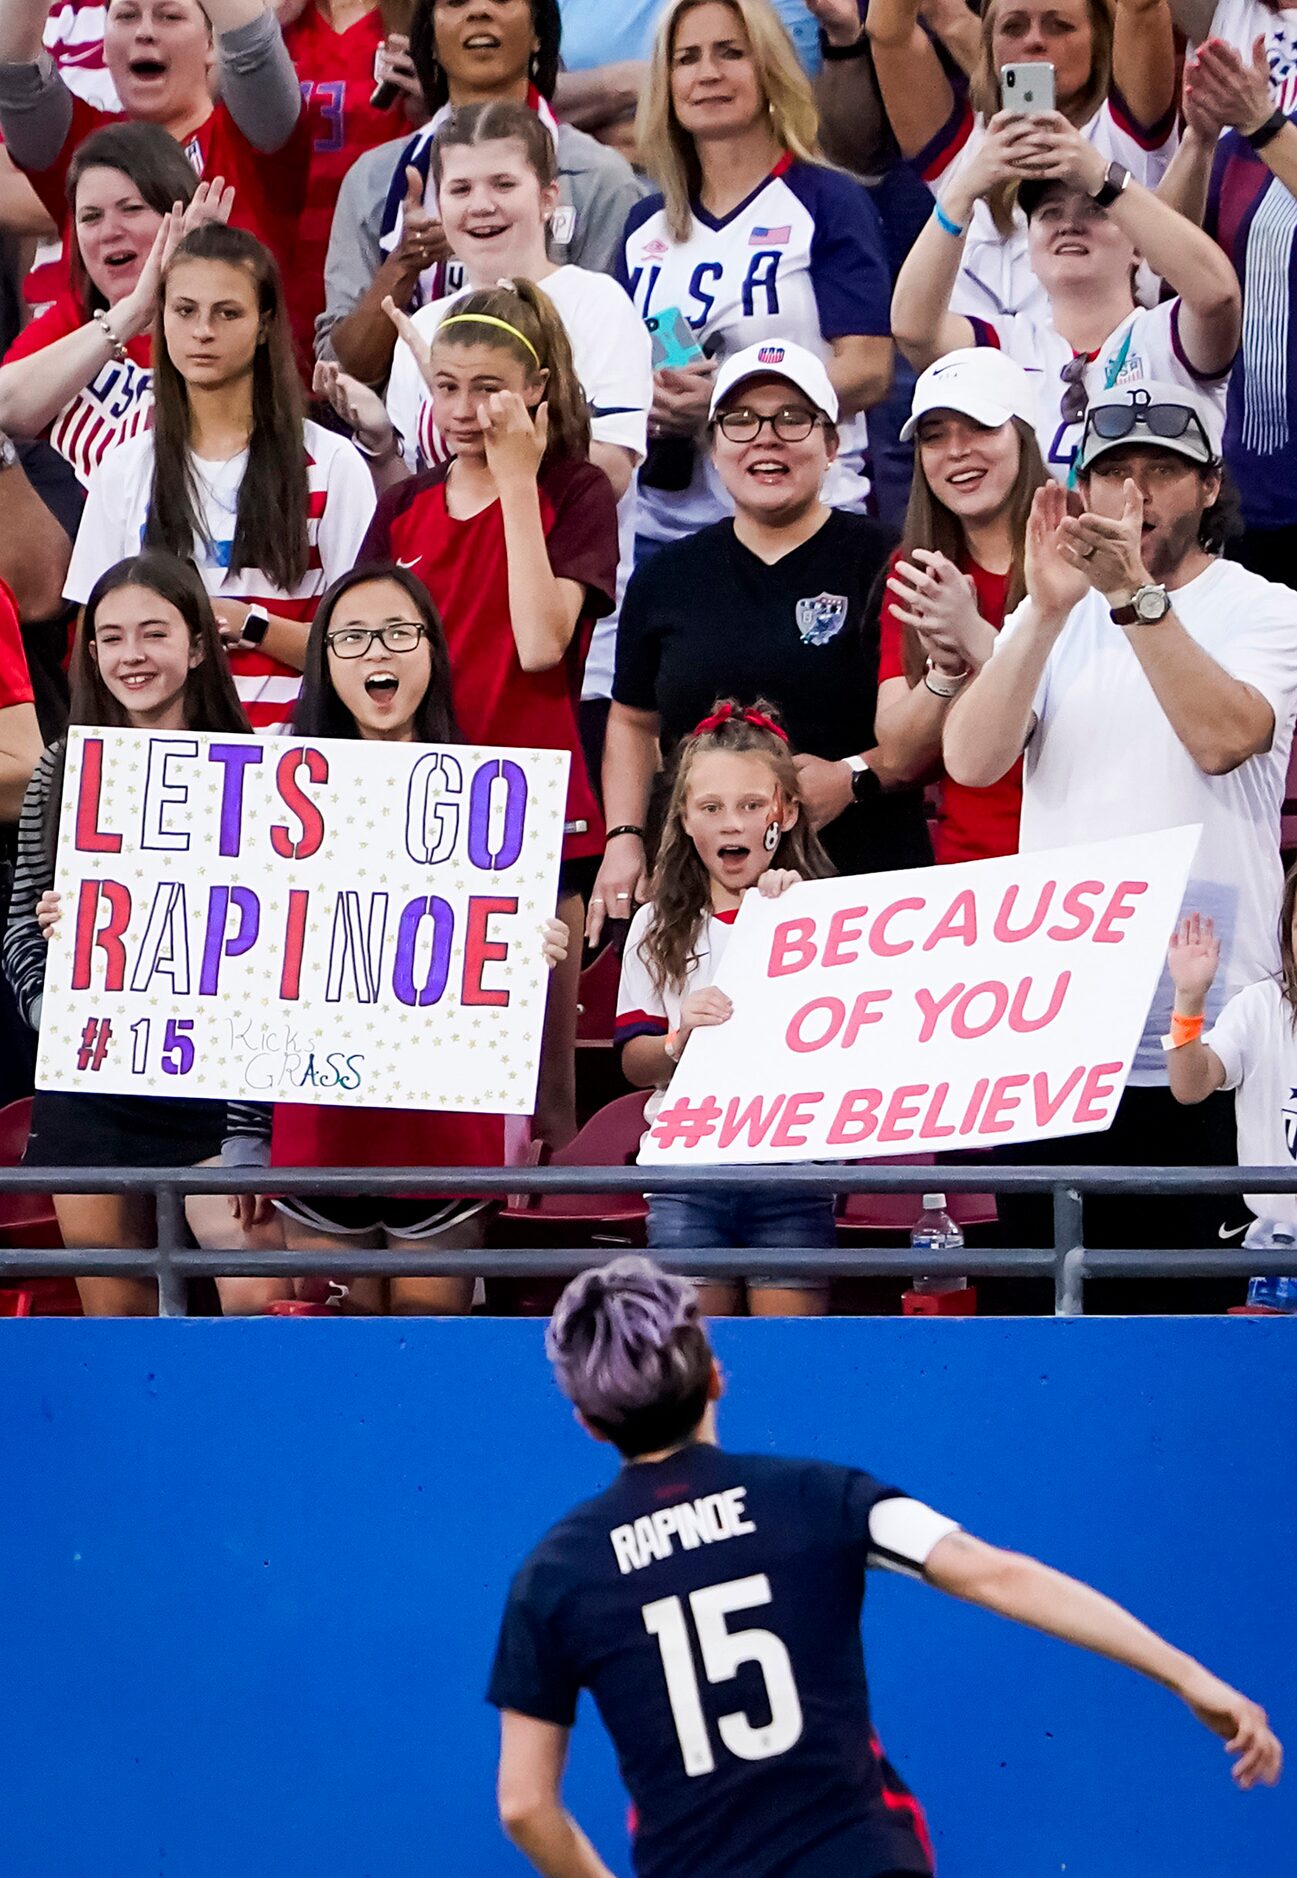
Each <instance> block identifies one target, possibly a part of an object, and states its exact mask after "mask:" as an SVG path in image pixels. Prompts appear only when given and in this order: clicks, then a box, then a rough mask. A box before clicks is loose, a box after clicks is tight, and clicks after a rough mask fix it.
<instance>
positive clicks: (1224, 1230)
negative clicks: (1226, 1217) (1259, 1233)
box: [1216, 1221, 1251, 1239]
mask: <svg viewBox="0 0 1297 1878" xmlns="http://www.w3.org/2000/svg"><path fill="white" fill-rule="evenodd" d="M1250 1223H1251V1222H1250V1221H1249V1222H1248V1224H1250ZM1246 1231H1247V1225H1243V1226H1218V1227H1217V1228H1216V1237H1217V1238H1218V1239H1241V1238H1242V1236H1243V1234H1244V1233H1245V1232H1246Z"/></svg>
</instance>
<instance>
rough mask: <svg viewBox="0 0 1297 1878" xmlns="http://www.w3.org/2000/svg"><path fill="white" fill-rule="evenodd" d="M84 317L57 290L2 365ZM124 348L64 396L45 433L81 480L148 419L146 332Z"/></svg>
mask: <svg viewBox="0 0 1297 1878" xmlns="http://www.w3.org/2000/svg"><path fill="white" fill-rule="evenodd" d="M86 317H87V316H86V315H85V314H84V313H83V312H82V310H81V308H80V307H79V306H78V305H77V302H76V300H75V298H74V297H73V295H72V294H70V293H68V292H66V291H64V292H63V293H60V294H59V296H58V298H57V299H56V300H55V302H54V304H53V306H51V307H48V308H47V309H46V310H45V312H44V313H42V314H41V315H40V317H39V318H38V319H34V320H33V321H32V323H31V325H30V326H28V327H25V328H24V330H23V331H22V332H20V333H19V335H18V337H17V338H16V339H15V340H14V342H13V344H12V345H11V346H10V348H9V350H8V352H6V353H5V356H4V363H5V364H6V365H9V364H11V363H13V361H14V360H16V359H29V358H31V357H33V356H34V354H36V353H38V352H43V351H44V350H45V348H46V346H52V345H53V344H54V343H55V341H56V340H58V339H64V338H66V337H67V335H68V334H69V333H74V332H76V331H77V330H78V328H79V327H82V326H84V325H85V323H86ZM126 351H127V354H128V356H127V357H126V358H125V359H123V360H122V361H121V363H120V364H119V363H118V361H117V360H116V359H109V360H108V362H107V364H106V365H103V366H101V367H100V369H99V371H98V372H96V374H95V376H94V377H93V378H92V379H91V381H90V383H89V384H88V385H86V386H85V387H84V389H83V390H81V391H79V392H78V393H77V394H76V396H75V397H74V398H71V399H69V400H68V402H67V403H66V404H65V405H64V407H63V409H62V410H61V411H60V412H59V414H58V416H57V417H56V418H55V419H54V422H53V423H52V424H51V425H50V427H49V429H48V430H47V431H46V433H45V434H46V436H47V437H48V439H49V441H50V442H51V443H52V444H53V446H54V448H55V449H56V450H57V451H58V453H59V455H60V456H63V457H66V458H67V460H68V462H69V463H70V464H71V465H72V467H73V469H74V470H75V471H76V473H77V476H78V478H79V479H80V481H81V482H83V483H86V484H88V483H89V481H90V477H91V474H92V472H93V471H95V470H97V469H98V467H99V464H100V462H101V461H102V459H103V457H104V456H105V455H106V453H107V452H108V451H109V450H112V449H114V448H115V447H116V446H117V445H118V444H119V443H125V442H127V441H128V439H129V438H131V437H135V436H138V435H139V433H140V432H141V431H143V430H147V429H148V428H149V426H150V424H152V422H153V372H152V369H151V361H152V340H151V338H150V336H149V334H148V333H141V334H140V335H139V337H138V338H136V339H132V340H131V342H130V344H129V345H128V346H127V348H126Z"/></svg>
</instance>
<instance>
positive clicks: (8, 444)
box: [0, 430, 18, 476]
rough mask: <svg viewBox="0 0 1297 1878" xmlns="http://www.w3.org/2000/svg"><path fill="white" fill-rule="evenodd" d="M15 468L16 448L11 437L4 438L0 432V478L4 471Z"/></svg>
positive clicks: (16, 459)
mask: <svg viewBox="0 0 1297 1878" xmlns="http://www.w3.org/2000/svg"><path fill="white" fill-rule="evenodd" d="M17 467H18V446H17V444H16V443H15V442H14V440H13V438H12V437H6V435H5V433H4V432H3V431H2V430H0V476H2V475H3V474H4V472H5V471H6V470H11V469H17Z"/></svg>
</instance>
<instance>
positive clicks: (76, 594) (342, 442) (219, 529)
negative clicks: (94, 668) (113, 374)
mask: <svg viewBox="0 0 1297 1878" xmlns="http://www.w3.org/2000/svg"><path fill="white" fill-rule="evenodd" d="M305 445H306V471H307V479H308V488H309V492H310V506H309V511H308V514H309V520H308V522H307V534H308V537H309V540H310V548H311V554H310V565H309V567H308V568H307V570H306V574H305V576H304V578H303V579H302V580H300V581H299V582H298V583H297V585H296V587H294V588H293V589H292V591H291V592H287V593H286V592H285V591H284V590H283V589H282V588H280V587H276V586H275V585H274V584H273V583H272V581H271V580H270V577H269V575H267V574H265V573H263V572H262V571H261V570H260V569H259V568H246V567H245V568H232V567H231V566H230V554H231V549H232V548H233V545H234V527H235V516H236V513H237V510H238V499H239V489H240V487H241V485H242V481H243V473H244V470H245V469H246V467H247V453H246V451H245V452H243V453H242V454H241V455H239V456H236V457H231V458H230V459H229V460H228V461H227V462H224V463H213V462H207V461H204V460H203V459H202V458H200V457H194V458H192V459H191V460H192V462H193V465H194V473H195V476H196V479H197V485H198V495H199V500H200V507H201V510H202V521H203V526H204V529H205V532H206V536H207V539H206V540H203V539H200V538H199V537H197V536H195V539H194V565H195V566H196V567H197V569H198V571H199V573H200V574H201V575H202V577H203V585H204V586H205V587H206V589H207V591H208V593H209V594H210V595H211V596H212V598H213V599H220V600H243V601H245V602H247V603H249V604H258V605H261V606H264V607H265V608H266V611H267V612H269V613H274V614H277V615H278V616H279V617H280V618H281V619H293V620H302V621H303V622H309V621H310V620H311V619H313V618H314V616H315V609H316V606H317V605H318V604H319V599H320V595H321V594H322V593H323V592H324V590H325V588H326V587H327V586H328V585H329V584H330V582H331V581H334V580H336V579H337V577H338V575H339V574H345V573H346V572H348V571H349V569H351V568H352V567H354V566H355V564H356V559H357V556H358V554H359V551H360V544H361V542H362V541H363V540H364V538H365V532H366V530H367V529H368V527H369V522H370V518H371V516H372V515H373V512H374V488H373V484H372V482H371V480H370V475H369V471H368V470H367V469H366V467H365V463H364V459H363V458H362V457H361V455H360V452H359V451H358V450H357V449H356V447H355V445H354V444H352V443H351V442H350V441H349V440H348V439H347V438H345V437H340V436H338V435H337V433H336V432H334V431H331V430H324V429H322V428H321V426H320V425H319V424H312V423H309V422H308V423H307V424H306V426H305ZM152 487H153V434H152V432H151V431H145V432H143V433H142V434H141V435H140V436H138V437H133V438H132V439H131V440H130V442H129V443H124V444H122V445H121V447H120V448H119V449H117V450H114V451H112V452H111V454H110V455H109V456H108V457H107V458H106V459H105V460H104V462H103V463H102V465H101V466H100V468H99V469H98V470H96V472H95V474H94V475H93V476H92V477H91V478H90V488H89V492H88V494H87V496H86V506H85V513H84V514H83V516H82V518H81V526H80V528H79V530H78V531H77V539H76V545H75V547H74V548H73V550H72V560H71V563H70V565H69V567H68V575H67V581H66V584H65V586H64V593H65V595H66V596H67V598H68V599H69V600H70V601H72V602H73V603H74V604H76V605H78V606H83V605H84V604H85V602H86V600H87V599H89V597H90V591H91V589H92V588H93V586H94V584H95V582H96V581H97V580H98V579H99V576H100V575H101V574H102V573H104V572H105V570H106V569H108V568H110V567H112V566H113V565H114V563H115V562H117V561H121V560H124V559H125V558H126V557H127V556H128V555H131V554H138V552H139V549H140V543H141V541H142V539H143V536H144V523H145V518H146V516H147V514H148V507H149V497H150V493H151V491H152ZM230 669H231V671H232V672H233V674H234V683H235V688H236V690H237V691H238V694H239V698H240V700H241V702H242V704H243V708H244V710H245V711H246V712H247V713H248V716H249V718H250V719H251V722H252V728H253V729H254V730H259V731H269V730H274V729H276V728H278V727H280V726H281V725H283V724H285V723H286V722H287V721H288V719H289V718H290V717H291V716H292V711H293V705H294V703H295V702H296V699H297V694H298V692H299V691H300V690H301V684H302V675H301V673H300V672H297V671H294V670H293V668H292V667H291V666H289V665H284V664H282V663H281V662H280V661H279V660H278V659H272V658H271V657H270V656H269V655H268V654H267V653H264V652H262V651H260V650H251V651H235V652H232V653H231V654H230Z"/></svg>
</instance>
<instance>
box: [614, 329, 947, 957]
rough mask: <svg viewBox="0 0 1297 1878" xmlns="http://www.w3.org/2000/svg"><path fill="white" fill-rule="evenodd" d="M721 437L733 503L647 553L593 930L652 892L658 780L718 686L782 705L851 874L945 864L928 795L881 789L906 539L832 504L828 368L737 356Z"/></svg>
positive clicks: (809, 802) (803, 769)
mask: <svg viewBox="0 0 1297 1878" xmlns="http://www.w3.org/2000/svg"><path fill="white" fill-rule="evenodd" d="M709 440H710V445H711V457H710V460H711V464H712V467H713V468H714V470H715V472H716V475H717V477H718V479H719V481H720V483H721V486H722V487H723V488H724V490H725V491H726V493H727V495H728V496H729V497H730V499H731V501H732V502H733V504H734V514H733V516H732V517H727V518H726V519H725V520H724V521H721V522H716V523H714V524H713V525H712V526H711V527H710V528H704V529H703V530H701V532H700V533H698V534H696V535H694V536H691V537H690V538H689V539H688V540H686V541H678V542H674V543H672V544H671V545H670V546H669V547H664V548H663V549H662V550H661V552H660V553H658V554H655V555H654V556H653V557H652V558H651V559H650V560H648V561H647V562H644V563H643V564H642V565H641V566H640V567H638V568H637V569H636V571H635V573H634V574H633V575H632V577H631V583H630V586H629V587H628V588H627V589H626V598H625V600H624V601H623V602H622V613H621V625H620V628H619V631H618V635H617V670H616V675H615V677H614V679H613V703H612V710H611V713H610V715H609V719H608V735H607V740H606V742H605V745H604V765H603V788H604V806H605V812H606V815H607V820H608V824H609V834H608V846H607V850H606V852H605V854H604V859H603V865H602V867H601V868H600V870H599V878H598V880H597V881H596V883H595V889H594V894H593V896H592V897H591V901H590V912H589V919H588V921H587V928H586V930H587V935H588V937H589V938H590V940H591V942H592V943H593V942H595V941H597V940H598V938H599V936H600V934H601V933H602V931H603V928H604V925H605V923H606V922H607V921H608V920H610V919H612V920H626V919H629V918H630V916H631V914H632V913H633V912H634V910H635V905H636V903H637V902H641V901H644V900H645V899H646V898H647V896H648V874H649V868H650V860H651V856H650V853H649V848H650V843H649V841H648V838H647V829H648V822H649V805H650V801H651V800H652V799H653V797H654V784H655V778H656V777H657V774H658V771H659V769H660V768H661V767H662V766H663V764H664V763H665V764H666V765H668V766H669V765H670V762H671V758H672V755H673V752H674V750H675V748H676V745H677V744H678V743H679V742H680V741H681V739H682V738H684V737H686V736H688V735H689V733H690V732H691V731H692V730H693V728H694V726H695V725H696V724H697V723H698V722H699V720H700V719H701V718H703V717H705V716H706V715H707V713H708V712H709V711H710V710H711V708H712V702H713V700H714V699H716V698H726V697H733V698H735V699H737V701H738V702H739V703H741V704H742V703H749V704H750V703H752V702H753V701H754V700H755V699H756V698H758V697H765V698H769V699H770V700H771V701H772V702H773V703H774V704H775V705H776V706H777V707H778V710H779V712H780V715H781V718H782V720H783V723H784V725H785V727H786V729H787V731H788V736H789V740H790V742H791V744H792V747H793V750H794V751H795V752H796V753H797V754H796V764H797V772H798V787H799V791H800V795H801V800H802V804H803V807H804V809H805V811H806V813H807V815H808V816H809V817H810V820H811V822H812V824H813V826H814V828H815V830H816V832H817V833H818V835H819V837H820V840H821V841H822V843H823V845H824V847H825V849H826V850H827V853H828V855H829V858H830V860H831V861H832V862H833V864H834V866H835V867H836V868H837V869H838V871H839V872H840V873H844V874H858V873H867V872H870V871H872V870H874V869H879V868H892V867H912V866H922V865H924V864H925V863H927V862H929V861H930V860H931V859H932V849H931V845H930V843H929V841H928V834H927V825H926V823H925V820H924V816H923V800H922V795H921V793H920V792H919V791H918V790H909V791H898V792H895V793H890V792H889V793H887V794H884V793H883V791H884V788H885V787H886V785H887V784H889V783H890V781H891V780H892V777H891V775H890V773H889V772H888V770H887V769H886V767H885V766H884V765H883V763H882V761H881V759H880V756H879V753H878V751H877V750H876V749H875V748H874V698H875V694H876V691H877V686H878V599H879V594H880V592H881V587H882V578H881V577H882V574H883V570H884V569H885V567H886V565H887V557H888V552H889V550H890V547H891V536H890V535H889V533H888V531H887V530H886V529H885V528H884V527H883V526H882V525H881V523H879V522H876V521H873V520H871V519H870V518H869V517H867V516H864V515H856V514H853V513H851V512H849V511H847V510H844V509H834V508H830V507H829V506H828V504H827V503H826V502H825V500H824V494H823V489H824V481H825V478H826V476H827V474H828V471H829V468H830V465H831V464H832V463H833V460H834V458H835V456H836V454H837V450H838V400H837V394H836V393H835V391H834V389H833V386H832V385H831V384H830V382H829V376H828V372H827V371H826V369H825V367H824V365H823V364H822V363H821V361H820V360H819V359H818V358H816V357H815V355H814V353H812V352H809V351H807V350H805V349H804V348H803V347H801V346H797V345H793V344H792V343H791V341H787V340H783V339H777V338H776V339H772V340H769V341H767V342H765V343H764V344H762V345H758V346H749V347H748V348H747V350H746V351H744V352H740V353H737V354H736V355H735V356H734V358H732V359H730V360H729V361H728V363H727V364H726V365H725V367H724V369H723V370H722V372H721V374H720V376H719V378H718V379H717V381H716V389H715V392H714V395H713V399H712V407H711V422H710V428H709Z"/></svg>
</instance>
